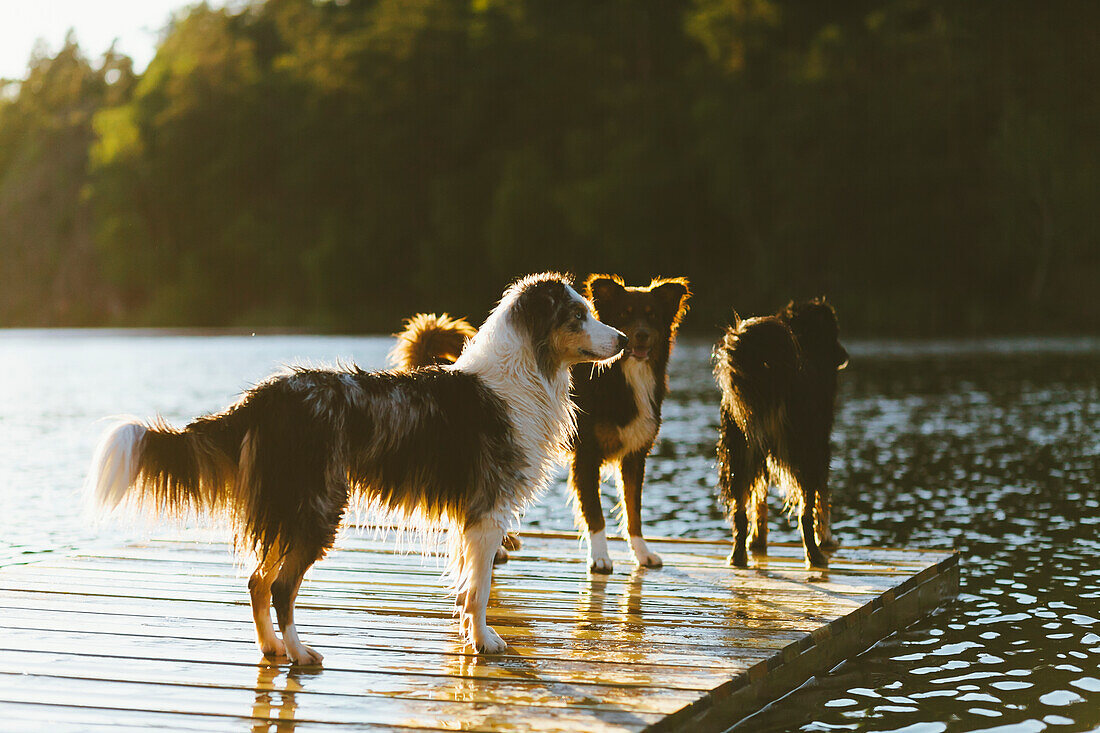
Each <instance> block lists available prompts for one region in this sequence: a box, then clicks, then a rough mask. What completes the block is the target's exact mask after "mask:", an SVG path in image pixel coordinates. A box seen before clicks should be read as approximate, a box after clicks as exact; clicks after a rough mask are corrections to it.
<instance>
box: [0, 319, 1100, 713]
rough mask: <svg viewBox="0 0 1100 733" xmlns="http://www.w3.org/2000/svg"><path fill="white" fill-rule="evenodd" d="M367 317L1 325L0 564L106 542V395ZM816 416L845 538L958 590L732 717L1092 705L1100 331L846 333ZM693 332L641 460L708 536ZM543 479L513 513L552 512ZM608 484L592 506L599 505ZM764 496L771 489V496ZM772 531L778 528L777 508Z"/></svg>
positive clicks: (1098, 699)
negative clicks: (971, 335)
mask: <svg viewBox="0 0 1100 733" xmlns="http://www.w3.org/2000/svg"><path fill="white" fill-rule="evenodd" d="M389 345H390V342H389V340H388V339H385V338H372V337H364V338H336V337H305V336H259V337H247V336H195V335H166V334H145V335H140V334H137V335H135V334H118V333H110V332H102V331H99V332H94V331H93V332H56V331H50V332H35V331H8V332H3V331H0V366H2V368H3V379H2V380H0V564H5V563H12V562H25V561H27V560H31V559H34V558H35V557H38V556H40V554H41V553H47V552H51V551H56V550H59V549H66V548H79V547H87V546H90V545H93V544H97V543H116V542H118V541H120V530H119V528H118V527H109V528H103V529H97V528H95V527H92V526H90V525H89V524H88V523H87V521H86V520H85V519H84V517H83V515H82V513H81V507H80V497H79V491H78V489H79V485H80V482H81V481H82V479H83V474H84V470H85V467H86V466H87V463H88V460H89V456H90V453H91V450H92V447H93V445H94V442H95V439H96V436H97V434H98V432H99V430H100V429H101V427H102V426H101V425H97V424H96V423H95V420H96V419H98V418H100V417H103V416H105V415H111V414H119V413H133V414H137V415H139V416H150V415H153V414H157V413H159V414H161V415H163V416H164V417H166V418H167V419H168V420H170V421H173V422H177V423H180V422H184V421H186V420H187V419H189V418H191V417H193V416H194V415H196V414H198V413H201V412H207V411H211V410H216V409H220V408H222V407H224V406H225V405H226V404H227V403H229V402H230V401H231V400H232V399H234V398H235V396H236V395H237V394H238V393H239V391H240V390H241V389H242V388H244V387H247V386H248V385H249V384H250V383H252V382H255V381H256V380H258V379H260V378H262V377H264V376H265V375H267V374H268V373H270V372H271V371H273V370H275V369H276V368H278V367H279V366H280V365H282V364H285V363H303V362H311V363H333V362H335V361H337V360H345V361H355V362H357V363H359V364H360V365H361V366H363V367H364V368H372V367H380V366H382V365H383V364H384V360H385V352H386V350H387V349H388V348H389ZM849 351H850V352H851V354H852V362H851V366H850V367H849V369H848V370H847V371H846V372H844V373H843V374H842V378H841V390H840V398H839V410H838V416H837V424H836V429H835V431H834V435H833V445H834V457H833V474H832V475H833V487H834V502H835V508H834V515H833V516H834V529H835V531H836V534H837V535H838V537H839V539H840V540H841V541H842V542H843V543H844V544H846V545H896V546H913V547H954V548H957V549H958V550H959V551H960V553H961V555H962V559H963V574H962V592H961V594H960V596H959V598H958V600H957V601H956V602H954V603H952V604H950V605H949V606H947V607H945V608H943V609H941V610H940V611H939V612H937V613H936V614H934V615H932V616H930V617H928V618H926V619H924V620H922V621H920V622H919V623H917V624H916V625H914V626H912V627H911V628H909V629H906V630H905V631H904V632H902V633H899V634H896V635H895V636H893V637H891V638H889V639H887V640H886V641H884V642H883V643H881V644H878V645H877V646H875V647H874V648H872V649H870V650H868V651H867V652H865V653H864V654H862V655H860V656H859V657H857V658H856V659H854V660H850V661H849V662H847V663H845V664H844V665H841V666H840V667H838V668H837V669H836V670H834V671H833V672H831V673H830V674H827V675H823V676H821V677H818V678H816V679H815V680H812V681H811V682H810V683H808V684H807V685H805V686H803V687H802V688H800V689H799V690H797V691H796V692H794V693H792V694H791V695H789V696H788V697H786V698H784V699H783V700H781V701H779V702H777V703H775V704H774V705H772V706H770V707H769V708H767V709H765V710H764V711H762V712H761V713H759V714H758V715H757V716H755V717H753V718H751V719H750V720H749V721H747V722H746V723H745V724H743V725H742V726H741V729H743V730H753V731H756V730H805V731H831V730H881V731H887V730H891V731H892V730H904V731H907V732H912V733H918V732H919V733H925V732H935V731H944V730H951V731H955V730H998V731H1001V730H1004V731H1021V732H1024V733H1026V732H1028V731H1039V730H1044V729H1050V730H1054V731H1078V730H1091V729H1093V728H1095V727H1097V726H1098V725H1100V671H1098V669H1097V668H1098V667H1100V489H1098V487H1097V481H1098V478H1100V470H1098V469H1100V341H1095V340H1092V341H1089V340H1031V341H1028V340H1007V341H989V342H978V343H963V344H960V343H954V342H927V343H912V344H900V345H899V344H887V343H875V342H866V343H855V344H850V347H849ZM708 357H709V345H708V344H706V343H702V342H693V341H691V340H685V341H684V342H683V343H681V345H680V347H679V348H678V349H677V352H676V354H675V357H674V363H673V366H672V392H671V395H670V398H669V401H668V402H666V406H665V423H664V426H663V428H662V431H661V437H660V439H659V441H658V444H657V446H656V447H655V451H654V455H653V456H652V458H651V459H650V461H649V463H648V468H647V483H646V496H645V519H646V522H647V525H648V530H647V531H649V532H651V533H652V534H660V535H674V536H676V535H683V536H703V537H713V536H716V535H722V536H724V535H726V534H727V533H728V529H727V525H726V522H725V520H724V519H723V517H722V514H721V513H720V511H719V510H718V508H717V506H716V504H715V502H714V498H713V487H714V459H713V453H714V440H715V431H716V427H717V406H716V400H717V395H716V392H715V389H714V386H713V382H712V380H711V377H710V365H709V358H708ZM564 497H565V489H564V485H563V484H562V483H561V482H559V483H558V484H557V485H555V486H554V488H553V489H552V490H551V491H550V493H549V495H548V496H547V497H545V499H544V500H543V501H542V502H541V503H539V504H538V505H537V506H535V507H533V508H532V509H531V511H530V512H529V513H528V517H527V521H526V524H527V525H528V526H532V527H541V528H549V529H570V528H571V527H572V515H571V514H570V512H569V510H568V509H567V508H566V506H565V501H564ZM613 501H614V499H613V497H612V496H611V494H610V493H608V495H607V496H606V499H605V506H606V507H607V508H610V507H611V505H612V504H613ZM775 502H776V503H775V512H774V514H775V515H776V516H778V511H779V499H778V497H775ZM776 529H777V528H776V527H775V525H774V523H773V534H772V539H774V540H776V541H782V540H789V541H794V540H796V539H797V537H796V534H795V531H794V526H793V525H788V524H786V523H784V524H783V526H782V527H779V528H778V530H779V531H776Z"/></svg>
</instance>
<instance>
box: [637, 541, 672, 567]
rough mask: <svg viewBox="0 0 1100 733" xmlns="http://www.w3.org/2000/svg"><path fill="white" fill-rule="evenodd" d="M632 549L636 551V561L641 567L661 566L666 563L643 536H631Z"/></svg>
mask: <svg viewBox="0 0 1100 733" xmlns="http://www.w3.org/2000/svg"><path fill="white" fill-rule="evenodd" d="M630 551H631V552H633V553H634V563H635V564H636V565H637V566H638V567H640V568H659V567H661V566H662V565H664V564H665V563H664V561H663V560H661V556H660V555H658V554H657V553H656V552H653V551H652V550H650V549H649V545H647V544H646V541H645V540H644V539H642V538H641V537H631V538H630Z"/></svg>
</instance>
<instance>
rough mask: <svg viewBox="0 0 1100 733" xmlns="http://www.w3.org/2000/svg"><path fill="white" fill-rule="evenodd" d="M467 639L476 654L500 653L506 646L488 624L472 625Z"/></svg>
mask: <svg viewBox="0 0 1100 733" xmlns="http://www.w3.org/2000/svg"><path fill="white" fill-rule="evenodd" d="M468 641H469V643H470V646H472V647H473V648H474V650H475V651H476V652H477V653H478V654H500V653H502V652H503V651H504V650H505V649H507V648H508V643H507V642H505V641H504V639H501V638H500V634H498V633H497V632H496V631H494V630H493V628H492V627H490V626H482V627H480V628H478V627H477V626H474V627H473V629H472V631H471V633H470V635H469V639H468Z"/></svg>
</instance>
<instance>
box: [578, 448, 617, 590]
mask: <svg viewBox="0 0 1100 733" xmlns="http://www.w3.org/2000/svg"><path fill="white" fill-rule="evenodd" d="M569 487H570V488H571V489H573V496H574V497H576V501H577V504H578V505H579V506H580V515H581V519H583V520H584V529H585V537H586V538H587V540H588V569H589V570H590V571H591V572H593V573H610V572H611V570H612V568H613V567H614V566H613V565H612V563H611V553H610V552H608V549H607V526H606V524H605V522H604V518H603V506H602V505H601V504H600V457H599V455H598V454H594V453H593V452H592V450H591V448H586V447H584V446H582V445H580V444H579V441H578V445H577V448H576V452H575V453H574V454H573V462H572V464H570V467H569Z"/></svg>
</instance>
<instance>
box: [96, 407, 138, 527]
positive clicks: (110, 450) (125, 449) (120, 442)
mask: <svg viewBox="0 0 1100 733" xmlns="http://www.w3.org/2000/svg"><path fill="white" fill-rule="evenodd" d="M145 432H146V428H145V426H144V425H142V424H141V422H139V421H138V420H136V419H132V418H124V419H123V420H121V421H119V422H117V423H115V424H114V425H112V426H111V427H110V428H109V429H108V430H107V431H106V432H105V433H104V434H103V437H102V438H101V439H100V441H99V447H97V448H96V452H95V457H94V458H92V466H91V468H90V469H89V470H88V479H87V481H86V482H85V484H84V491H85V496H86V498H87V501H88V503H89V507H90V508H91V509H93V510H98V511H101V512H107V511H110V510H112V509H114V508H115V507H116V506H118V505H119V504H120V503H121V502H122V500H123V499H124V498H125V497H126V492H127V491H128V490H129V488H130V486H131V485H132V484H133V482H134V479H135V478H136V477H137V471H138V465H137V461H138V445H139V444H140V443H141V438H142V436H144V435H145Z"/></svg>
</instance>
